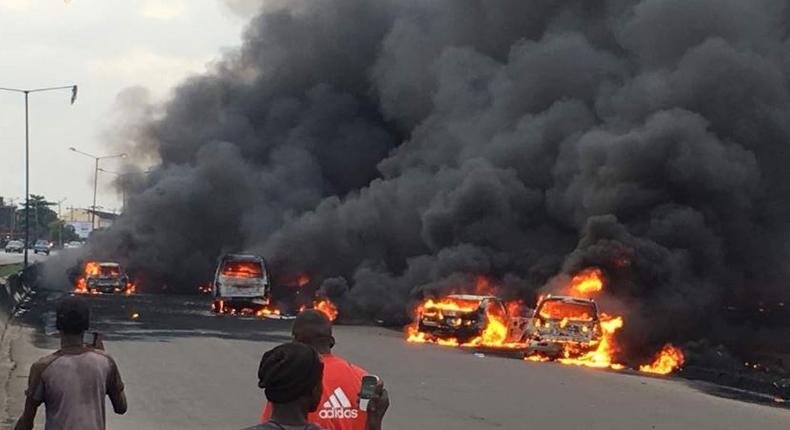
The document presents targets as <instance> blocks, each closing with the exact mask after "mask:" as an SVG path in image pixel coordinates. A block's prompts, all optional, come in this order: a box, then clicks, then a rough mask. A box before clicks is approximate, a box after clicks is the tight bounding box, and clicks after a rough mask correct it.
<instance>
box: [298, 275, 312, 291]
mask: <svg viewBox="0 0 790 430" xmlns="http://www.w3.org/2000/svg"><path fill="white" fill-rule="evenodd" d="M309 283H310V277H309V276H307V275H305V274H301V275H299V277H298V278H296V285H297V286H298V287H300V288H301V287H304V286H305V285H307V284H309Z"/></svg>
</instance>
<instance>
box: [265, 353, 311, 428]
mask: <svg viewBox="0 0 790 430" xmlns="http://www.w3.org/2000/svg"><path fill="white" fill-rule="evenodd" d="M323 374H324V364H323V363H322V362H321V358H320V357H319V356H318V353H317V352H316V351H315V350H314V349H313V348H311V347H309V346H307V345H304V344H301V343H295V342H294V343H286V344H282V345H280V346H278V347H276V348H274V349H272V350H269V351H267V352H266V353H265V354H263V358H261V364H260V366H258V386H259V387H261V388H263V389H264V392H265V394H266V398H267V399H268V400H269V401H270V402H271V403H272V404H273V406H274V407H277V406H278V405H280V406H286V407H293V408H297V409H299V410H300V411H302V412H304V414H305V415H307V413H309V412H313V411H315V410H316V409H318V404H319V402H320V401H321V392H322V391H323V387H322V386H321V378H322V377H323Z"/></svg>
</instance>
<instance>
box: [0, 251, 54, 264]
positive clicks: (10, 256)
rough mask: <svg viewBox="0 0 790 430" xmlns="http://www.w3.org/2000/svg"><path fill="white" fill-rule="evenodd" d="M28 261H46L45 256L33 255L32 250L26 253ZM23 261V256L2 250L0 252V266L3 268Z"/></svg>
mask: <svg viewBox="0 0 790 430" xmlns="http://www.w3.org/2000/svg"><path fill="white" fill-rule="evenodd" d="M52 255H55V252H52ZM27 258H28V261H30V262H31V263H32V262H35V261H44V260H46V259H47V255H45V254H35V253H33V250H32V249H31V250H29V251H28V252H27ZM24 259H25V255H24V254H17V253H15V252H14V253H7V252H5V251H4V250H0V266H4V265H6V264H14V263H21V262H22V261H23V260H24Z"/></svg>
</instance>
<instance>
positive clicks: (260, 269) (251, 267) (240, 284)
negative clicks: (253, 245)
mask: <svg viewBox="0 0 790 430" xmlns="http://www.w3.org/2000/svg"><path fill="white" fill-rule="evenodd" d="M212 292H213V294H214V303H213V305H212V309H213V310H214V312H216V313H225V312H227V311H229V310H238V311H242V310H247V311H252V312H254V311H256V310H257V309H260V308H262V307H264V306H267V305H268V304H269V302H270V301H271V285H270V280H269V271H268V270H267V268H266V262H265V261H264V260H263V258H262V257H259V256H257V255H251V254H225V255H223V256H222V257H220V259H219V262H218V264H217V271H216V273H215V275H214V283H213V286H212Z"/></svg>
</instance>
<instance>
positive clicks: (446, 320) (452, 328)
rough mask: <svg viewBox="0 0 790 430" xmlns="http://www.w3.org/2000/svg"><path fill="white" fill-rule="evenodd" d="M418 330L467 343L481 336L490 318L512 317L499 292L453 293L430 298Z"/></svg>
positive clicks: (420, 312) (419, 321)
mask: <svg viewBox="0 0 790 430" xmlns="http://www.w3.org/2000/svg"><path fill="white" fill-rule="evenodd" d="M417 318H418V331H419V332H420V333H425V334H426V335H428V336H432V337H437V338H453V339H455V340H457V341H458V342H459V343H461V344H463V343H467V342H469V341H470V340H472V339H474V338H477V337H480V336H481V335H482V333H483V331H484V330H485V328H486V327H487V325H488V324H489V320H491V319H496V320H497V321H508V312H507V309H506V307H505V304H504V303H503V302H502V300H500V299H499V298H498V297H496V296H481V295H472V294H453V295H450V296H447V297H445V298H442V299H439V300H437V301H433V300H428V301H426V302H425V303H424V304H423V305H422V307H421V309H420V310H419V312H418V315H417Z"/></svg>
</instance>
